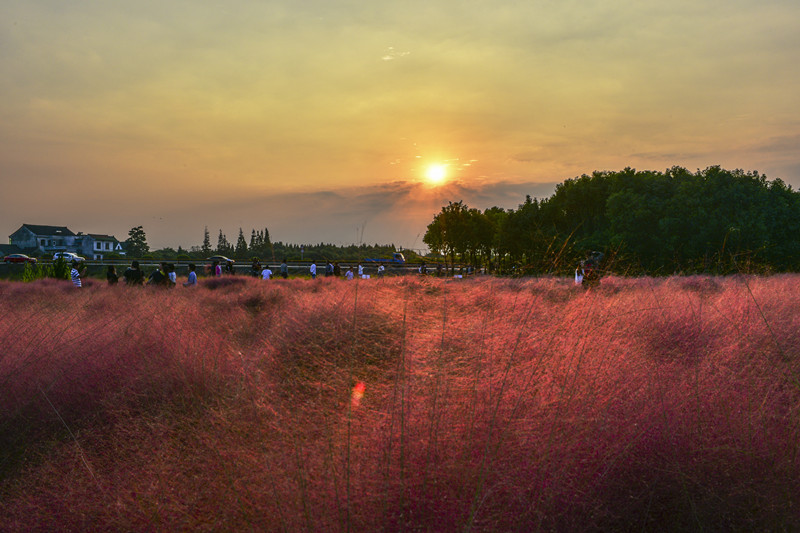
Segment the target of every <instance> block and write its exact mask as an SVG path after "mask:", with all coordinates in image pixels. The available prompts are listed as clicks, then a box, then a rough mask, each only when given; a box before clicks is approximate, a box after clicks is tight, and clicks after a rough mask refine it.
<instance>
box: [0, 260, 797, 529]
mask: <svg viewBox="0 0 800 533" xmlns="http://www.w3.org/2000/svg"><path fill="white" fill-rule="evenodd" d="M223 279H225V278H223ZM235 279H237V280H238V281H236V282H226V283H219V284H218V285H217V286H215V287H214V288H213V290H205V289H204V288H203V287H202V286H201V287H197V288H195V289H192V290H189V289H183V288H181V287H178V288H176V289H174V290H169V291H168V290H164V291H153V290H149V288H147V287H145V288H143V289H130V288H126V287H106V286H104V285H101V284H95V285H94V286H92V287H90V288H89V289H88V290H86V291H81V292H78V291H73V292H67V291H63V290H62V287H63V285H61V284H53V283H32V284H28V285H23V284H9V283H3V284H0V303H3V304H4V306H5V307H6V308H7V309H9V311H8V312H7V313H6V315H5V316H4V317H3V319H2V320H0V342H2V346H7V347H10V348H9V349H8V350H5V351H4V352H3V356H2V358H0V384H2V387H0V399H1V400H2V402H3V404H4V405H8V406H9V409H7V410H6V411H5V412H4V413H3V414H2V415H0V429H2V431H1V432H0V435H2V436H0V439H3V443H2V444H3V445H4V446H3V450H6V451H3V452H2V453H3V454H4V455H3V457H2V462H0V464H1V465H2V467H1V468H0V472H2V477H0V502H2V503H0V510H1V511H2V512H3V514H4V515H5V516H7V517H9V518H8V520H7V522H6V523H5V524H4V526H5V527H6V528H7V529H9V530H20V531H21V530H28V529H39V530H44V529H56V530H59V529H60V530H74V529H90V530H91V529H98V530H100V529H103V530H109V529H111V530H115V529H122V530H141V529H145V530H150V529H193V530H194V529H211V530H217V529H228V530H241V529H249V530H252V529H257V530H281V531H317V530H341V531H345V530H356V529H359V530H380V529H384V530H437V531H456V530H460V531H463V530H473V531H483V530H524V531H531V530H619V529H622V530H628V529H647V530H651V529H660V528H663V529H673V530H674V529H709V528H711V529H720V528H722V529H734V530H736V529H748V530H753V529H756V530H769V529H792V528H796V527H798V526H800V516H798V512H797V511H796V509H797V508H798V505H800V496H798V495H800V482H798V479H800V467H798V462H797V452H798V442H800V440H798V437H800V422H798V420H800V417H798V415H800V412H799V411H800V394H798V392H799V391H800V388H798V373H799V372H800V366H798V355H799V353H798V352H800V338H799V337H798V333H797V331H798V325H800V324H798V321H800V318H799V315H798V313H797V311H796V310H797V309H798V308H799V307H798V304H800V301H798V300H800V292H798V291H797V285H798V283H800V277H798V276H793V275H785V276H773V277H766V278H759V277H747V278H743V277H730V278H706V277H691V278H677V277H676V278H666V279H651V278H640V279H633V278H630V279H626V278H606V279H604V280H603V283H602V284H601V285H600V287H598V288H596V289H592V290H590V291H584V290H583V289H581V288H580V287H576V286H574V284H573V283H572V282H571V280H564V279H559V278H541V279H531V280H504V279H484V280H436V279H420V278H411V277H409V278H387V279H385V280H357V281H353V282H345V281H342V280H330V279H324V278H323V279H319V280H316V281H315V282H312V281H310V280H287V281H284V280H271V281H269V282H264V281H261V280H256V279H251V278H243V277H242V278H235ZM198 289H199V290H198ZM208 289H210V287H208ZM356 393H357V395H358V401H357V402H356V401H354V398H355V395H356ZM45 395H46V399H45V397H44V396H45ZM65 425H66V426H67V428H68V429H69V432H67V431H66V430H65Z"/></svg>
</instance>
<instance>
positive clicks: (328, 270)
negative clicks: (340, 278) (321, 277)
mask: <svg viewBox="0 0 800 533" xmlns="http://www.w3.org/2000/svg"><path fill="white" fill-rule="evenodd" d="M331 276H333V263H331V262H330V261H326V263H325V277H326V278H329V277H331Z"/></svg>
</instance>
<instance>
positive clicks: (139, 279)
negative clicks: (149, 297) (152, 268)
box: [122, 260, 144, 285]
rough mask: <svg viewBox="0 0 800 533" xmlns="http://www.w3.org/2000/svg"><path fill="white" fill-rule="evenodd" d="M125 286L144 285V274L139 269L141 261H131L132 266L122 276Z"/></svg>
mask: <svg viewBox="0 0 800 533" xmlns="http://www.w3.org/2000/svg"><path fill="white" fill-rule="evenodd" d="M122 277H123V278H124V279H125V285H142V284H143V283H144V273H143V272H142V271H141V270H140V269H139V261H136V260H133V261H131V266H129V267H128V269H127V270H126V271H125V272H124V273H123V274H122Z"/></svg>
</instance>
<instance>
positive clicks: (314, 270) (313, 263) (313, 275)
mask: <svg viewBox="0 0 800 533" xmlns="http://www.w3.org/2000/svg"><path fill="white" fill-rule="evenodd" d="M308 270H309V271H310V272H311V279H317V262H316V261H311V267H310V268H309V269H308Z"/></svg>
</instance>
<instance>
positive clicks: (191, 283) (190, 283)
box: [183, 263, 197, 287]
mask: <svg viewBox="0 0 800 533" xmlns="http://www.w3.org/2000/svg"><path fill="white" fill-rule="evenodd" d="M195 268H197V267H196V266H195V265H194V263H189V277H188V279H187V280H186V283H184V284H183V286H184V287H195V286H197V272H195Z"/></svg>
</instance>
